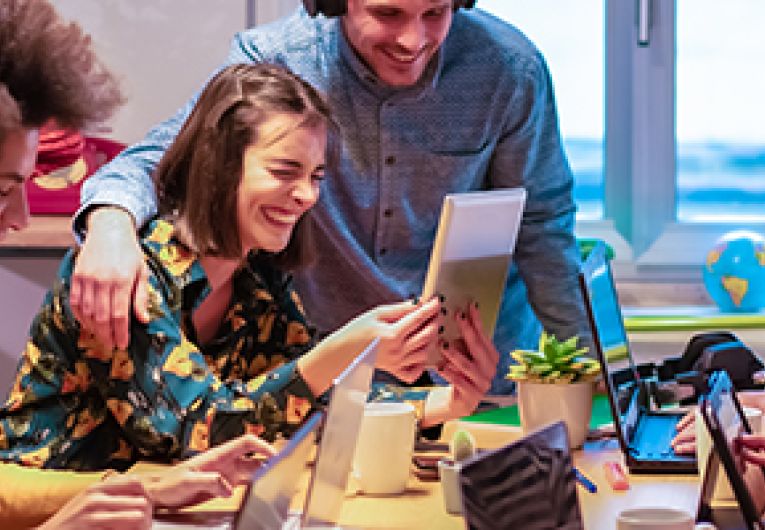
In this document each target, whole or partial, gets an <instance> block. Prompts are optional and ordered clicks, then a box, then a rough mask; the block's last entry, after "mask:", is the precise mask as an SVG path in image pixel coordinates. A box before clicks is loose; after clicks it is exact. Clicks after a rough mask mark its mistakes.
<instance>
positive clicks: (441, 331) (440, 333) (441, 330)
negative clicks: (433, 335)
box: [438, 326, 444, 335]
mask: <svg viewBox="0 0 765 530" xmlns="http://www.w3.org/2000/svg"><path fill="white" fill-rule="evenodd" d="M443 333H444V327H443V326H438V334H439V335H442V334H443Z"/></svg>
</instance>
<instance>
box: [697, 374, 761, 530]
mask: <svg viewBox="0 0 765 530" xmlns="http://www.w3.org/2000/svg"><path fill="white" fill-rule="evenodd" d="M709 387H710V390H709V392H708V393H707V394H706V395H704V396H702V398H701V399H700V401H699V410H700V412H701V416H702V418H703V419H704V424H705V426H706V428H707V429H708V431H709V435H710V438H711V440H712V451H711V452H710V456H709V460H708V462H707V463H706V472H705V473H704V481H703V483H702V487H701V496H700V499H699V510H698V514H697V522H711V523H714V524H715V525H716V526H717V527H718V528H720V529H721V530H723V529H725V530H727V529H747V530H761V529H763V528H765V525H763V522H762V520H761V517H760V514H759V513H758V511H757V508H756V506H755V503H754V501H753V499H752V495H751V492H750V490H749V486H747V483H746V482H745V481H744V479H743V478H742V475H741V472H740V468H739V467H738V465H737V462H736V461H737V459H738V458H737V457H736V456H735V451H734V449H733V445H734V439H735V438H736V437H737V436H738V435H739V434H740V433H749V432H751V428H750V426H749V423H748V422H747V420H746V416H744V413H743V410H742V409H741V404H740V403H739V401H738V398H737V397H736V393H735V391H734V390H733V383H731V380H730V377H728V374H727V372H724V371H719V372H714V373H713V374H712V375H711V376H710V378H709ZM721 468H722V469H723V470H724V472H725V474H726V476H727V478H728V481H729V482H730V485H731V488H732V490H733V494H734V497H735V499H736V503H735V505H733V506H727V507H725V506H719V507H717V506H714V507H713V505H712V497H713V491H714V486H715V482H716V480H717V474H718V473H719V472H720V471H719V470H720V469H721ZM748 471H749V472H750V473H758V474H760V475H763V469H762V468H759V467H758V466H750V469H749V470H748Z"/></svg>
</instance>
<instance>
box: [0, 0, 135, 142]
mask: <svg viewBox="0 0 765 530" xmlns="http://www.w3.org/2000/svg"><path fill="white" fill-rule="evenodd" d="M122 100H123V99H122V94H121V92H120V89H119V87H118V85H117V82H116V80H115V79H114V77H113V76H112V74H111V73H110V72H109V71H108V70H107V69H106V68H105V67H104V65H103V64H102V63H101V62H100V61H99V59H98V58H97V57H96V54H95V52H94V51H93V48H92V44H91V40H90V37H89V36H87V35H86V34H84V33H83V31H82V29H81V28H80V27H79V26H78V25H77V24H75V23H72V22H65V21H63V20H62V19H61V18H59V16H58V14H57V13H56V11H55V10H54V8H53V7H52V6H51V4H49V3H48V1H47V0H2V1H0V141H2V140H3V138H4V136H5V134H6V133H7V132H8V131H10V130H14V129H18V128H20V127H28V128H38V127H40V126H42V125H43V124H44V123H45V122H47V121H49V120H51V119H53V120H55V121H56V123H57V125H58V126H59V127H62V128H71V129H82V128H84V127H86V126H88V125H90V124H93V123H97V122H101V121H103V120H105V119H106V118H108V117H109V116H111V114H112V113H113V112H114V110H115V109H116V107H117V106H118V105H119V104H120V103H122Z"/></svg>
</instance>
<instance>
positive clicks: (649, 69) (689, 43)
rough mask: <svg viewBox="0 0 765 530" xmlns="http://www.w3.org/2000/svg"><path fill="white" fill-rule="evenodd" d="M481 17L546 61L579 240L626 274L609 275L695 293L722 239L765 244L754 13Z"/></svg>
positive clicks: (624, 7) (741, 0) (762, 16)
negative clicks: (762, 239) (571, 179)
mask: <svg viewBox="0 0 765 530" xmlns="http://www.w3.org/2000/svg"><path fill="white" fill-rule="evenodd" d="M479 7H481V8H483V9H486V10H488V11H490V12H492V13H494V14H495V15H497V16H498V17H500V18H503V19H504V20H506V21H508V22H510V23H513V24H515V25H517V26H518V27H519V28H520V29H521V30H522V31H524V32H525V33H526V34H527V35H528V36H529V37H530V38H531V39H532V40H533V41H534V42H535V43H536V44H537V46H538V47H539V48H540V50H541V51H542V53H543V54H544V55H545V57H546V58H547V60H548V64H549V66H550V70H551V73H552V76H553V81H554V83H555V89H556V97H557V101H558V104H559V114H560V121H561V131H562V134H563V136H564V142H565V145H566V148H567V151H568V155H569V158H570V160H571V164H572V168H573V170H574V174H575V178H576V188H575V197H576V199H577V203H578V206H579V208H580V215H579V216H578V218H577V233H578V234H579V235H581V236H593V237H601V238H604V239H606V240H607V241H608V242H609V243H611V244H612V245H613V246H614V247H615V248H616V255H617V259H618V260H619V261H623V262H627V263H626V265H627V267H621V268H620V267H619V266H617V269H616V270H617V273H619V272H620V271H622V274H624V271H629V272H628V273H627V275H634V274H637V276H638V277H639V278H649V279H650V278H654V277H657V275H658V276H659V277H661V276H669V277H672V278H680V279H684V280H691V281H697V280H700V270H701V264H702V263H703V259H704V256H705V254H706V252H707V251H708V250H709V248H711V246H712V245H713V243H714V241H715V240H716V239H717V238H718V237H720V236H721V235H722V234H724V233H726V232H728V231H730V230H734V229H753V230H756V231H760V232H761V233H763V232H765V136H764V135H763V134H762V133H761V131H762V130H763V128H762V127H763V125H762V124H763V123H765V104H763V102H762V98H763V97H765V96H764V95H765V74H763V73H762V69H761V68H759V66H758V65H759V63H760V62H761V61H760V60H759V55H761V53H762V50H763V49H765V36H763V34H762V32H760V31H759V26H760V25H761V23H762V21H763V20H765V4H763V3H762V2H761V0H731V1H730V2H725V3H724V4H721V3H720V2H716V1H715V0H674V1H673V0H618V1H615V0H591V1H577V2H570V1H565V0H540V1H537V2H528V1H522V0H482V1H481V2H479ZM641 12H643V13H645V14H646V15H647V16H646V17H645V18H643V19H642V20H643V21H644V23H643V24H641V23H640V22H641V17H640V16H639V15H640V13H641ZM639 37H640V39H641V40H644V42H638V41H639ZM603 43H604V44H603ZM602 72H606V74H603V73H602ZM601 87H605V90H603V89H602V88H601ZM598 107H600V108H598ZM601 123H602V124H603V125H600V124H601ZM599 160H603V162H602V163H601V164H599V163H598V161H599ZM593 190H596V191H594V192H593Z"/></svg>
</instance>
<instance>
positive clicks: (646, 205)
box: [577, 0, 765, 282]
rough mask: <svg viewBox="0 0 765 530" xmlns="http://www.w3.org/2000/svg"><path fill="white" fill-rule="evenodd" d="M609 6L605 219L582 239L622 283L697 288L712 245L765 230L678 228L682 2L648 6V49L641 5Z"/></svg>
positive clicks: (580, 230)
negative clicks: (735, 233)
mask: <svg viewBox="0 0 765 530" xmlns="http://www.w3.org/2000/svg"><path fill="white" fill-rule="evenodd" d="M604 1H605V3H606V5H605V13H606V24H605V28H606V35H605V37H604V38H605V39H606V45H605V50H606V57H605V68H606V75H605V79H606V90H605V97H606V102H605V105H606V110H605V116H606V118H605V120H606V124H605V137H604V144H605V145H604V154H605V155H604V156H605V160H604V205H603V209H604V217H605V219H604V220H602V221H578V222H577V234H578V235H580V236H582V237H600V238H602V239H605V240H606V241H607V242H608V243H609V244H611V245H612V246H614V247H615V250H616V267H615V270H616V273H617V277H618V278H620V279H630V280H638V281H642V280H644V281H651V280H658V281H666V280H680V281H693V282H696V281H699V282H700V281H701V270H702V264H703V263H704V259H705V256H706V253H707V251H708V250H709V249H710V248H711V247H712V244H713V242H714V241H716V240H717V239H718V238H719V237H720V236H722V235H723V234H725V233H727V232H729V231H731V230H754V231H758V232H760V233H765V223H758V222H739V223H736V222H731V223H722V222H716V223H715V222H694V223H681V222H678V221H677V213H676V212H677V210H676V208H677V206H676V197H677V137H676V134H675V131H676V107H675V101H676V49H677V44H676V34H677V33H676V23H675V22H676V13H677V0H647V1H648V3H649V4H648V5H649V9H650V11H649V43H648V45H646V46H640V45H638V43H637V40H638V2H639V0H633V1H632V2H625V1H623V0H604Z"/></svg>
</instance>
